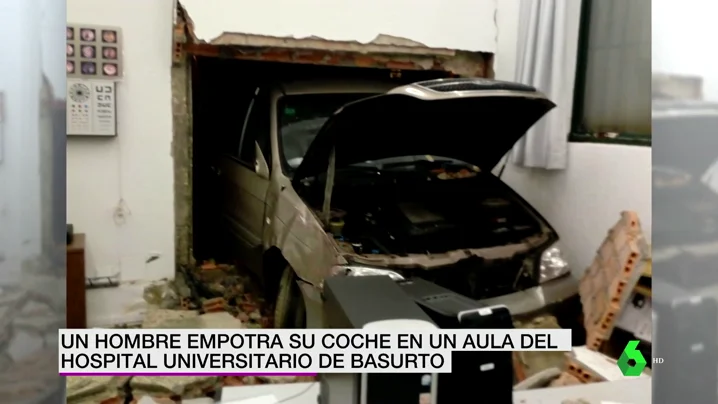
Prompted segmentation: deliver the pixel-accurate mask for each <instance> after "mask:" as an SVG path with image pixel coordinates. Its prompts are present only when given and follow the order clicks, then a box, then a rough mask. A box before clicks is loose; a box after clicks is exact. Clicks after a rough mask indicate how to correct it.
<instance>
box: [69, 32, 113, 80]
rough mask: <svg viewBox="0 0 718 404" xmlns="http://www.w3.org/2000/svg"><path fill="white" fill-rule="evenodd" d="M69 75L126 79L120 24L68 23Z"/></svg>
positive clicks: (87, 77)
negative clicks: (123, 69)
mask: <svg viewBox="0 0 718 404" xmlns="http://www.w3.org/2000/svg"><path fill="white" fill-rule="evenodd" d="M66 37H67V48H66V50H65V54H66V56H67V77H68V78H78V79H92V80H97V79H104V80H118V79H120V78H122V31H121V30H120V28H118V27H110V26H102V25H89V24H68V25H67V32H66Z"/></svg>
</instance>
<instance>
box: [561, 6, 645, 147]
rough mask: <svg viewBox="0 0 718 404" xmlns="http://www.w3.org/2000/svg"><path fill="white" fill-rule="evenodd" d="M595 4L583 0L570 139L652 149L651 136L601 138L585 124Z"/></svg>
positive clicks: (634, 135)
mask: <svg viewBox="0 0 718 404" xmlns="http://www.w3.org/2000/svg"><path fill="white" fill-rule="evenodd" d="M597 1H600V0H597ZM593 2H594V0H581V16H580V22H579V36H578V52H577V60H576V78H575V84H574V94H573V110H572V113H571V133H570V134H569V138H568V139H569V141H571V142H580V143H586V142H590V143H608V144H623V145H633V146H649V147H650V146H651V134H642V133H619V134H618V135H617V136H616V137H605V136H601V134H599V133H593V132H592V131H590V130H589V129H588V128H587V127H586V125H585V124H584V112H585V105H584V100H585V96H586V81H587V72H588V65H589V63H590V60H589V53H590V52H589V44H590V36H591V35H590V32H591V29H590V28H591V10H592V6H593ZM649 74H650V73H649Z"/></svg>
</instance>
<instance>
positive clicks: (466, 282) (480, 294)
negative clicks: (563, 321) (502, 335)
mask: <svg viewBox="0 0 718 404" xmlns="http://www.w3.org/2000/svg"><path fill="white" fill-rule="evenodd" d="M522 266H523V259H522V258H519V259H507V260H498V261H492V262H491V264H487V263H486V261H484V260H482V259H480V258H469V259H466V260H462V261H460V262H459V263H457V264H455V265H451V266H447V267H442V268H434V269H430V270H427V271H419V273H416V274H415V275H416V276H417V277H419V278H422V279H424V280H427V281H429V282H433V283H435V284H437V285H439V286H442V287H444V288H447V289H449V290H451V291H453V292H454V293H458V294H460V295H464V296H466V297H469V298H472V299H477V300H479V299H488V298H492V297H497V296H502V295H506V294H509V293H513V292H516V291H519V290H523V289H526V288H528V287H530V286H532V285H531V283H533V281H530V280H528V278H527V277H525V276H521V275H520V272H521V268H522ZM517 278H518V279H519V281H518V282H517Z"/></svg>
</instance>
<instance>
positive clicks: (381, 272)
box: [334, 265, 404, 281]
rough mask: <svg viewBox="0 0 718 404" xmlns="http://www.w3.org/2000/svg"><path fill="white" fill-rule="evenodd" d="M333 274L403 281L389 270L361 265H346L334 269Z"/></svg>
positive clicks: (401, 277)
mask: <svg viewBox="0 0 718 404" xmlns="http://www.w3.org/2000/svg"><path fill="white" fill-rule="evenodd" d="M334 271H335V273H338V272H341V273H344V274H345V275H346V276H388V277H390V278H391V279H393V280H395V281H403V280H404V277H403V276H402V275H401V274H400V273H398V272H396V271H392V270H391V269H385V268H374V267H365V266H361V265H358V266H357V265H347V266H339V267H335V268H334Z"/></svg>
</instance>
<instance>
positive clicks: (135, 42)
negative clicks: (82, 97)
mask: <svg viewBox="0 0 718 404" xmlns="http://www.w3.org/2000/svg"><path fill="white" fill-rule="evenodd" d="M67 19H68V21H69V22H71V23H87V24H99V25H113V26H118V27H120V28H121V29H122V34H123V39H124V49H123V57H124V61H125V71H124V74H125V77H124V79H123V80H122V81H121V82H120V83H119V84H118V85H117V87H118V88H117V97H118V105H117V116H118V129H117V130H118V133H119V135H118V136H117V137H116V138H95V139H88V138H81V137H70V138H68V142H67V198H68V201H67V217H68V219H67V220H68V222H69V223H72V224H73V225H74V226H75V230H76V231H77V232H82V233H86V235H87V276H90V277H91V276H109V275H113V274H115V273H120V275H121V278H122V281H123V282H128V281H135V280H156V279H161V278H171V277H173V276H174V271H175V260H174V202H173V200H174V198H173V193H174V191H173V181H174V180H173V178H174V177H173V164H172V156H171V153H170V152H171V145H172V110H171V89H170V67H171V59H170V55H171V53H170V52H171V41H172V39H171V38H172V21H173V2H172V0H152V1H146V0H125V1H111V0H69V1H68V2H67ZM119 211H121V212H122V213H123V214H124V216H125V219H124V221H121V220H118V217H117V213H119ZM151 254H159V255H160V259H158V260H156V261H153V262H152V263H150V264H146V263H145V261H146V259H147V258H148V256H149V255H151ZM125 291H130V292H128V293H132V296H131V297H130V296H127V295H126V294H125ZM140 296H141V288H137V287H129V286H126V287H123V288H119V289H109V290H107V289H105V290H102V289H100V290H92V291H89V292H88V299H89V300H88V317H89V322H90V324H93V323H102V322H104V321H105V320H107V319H109V318H110V317H117V316H121V314H122V313H123V310H125V309H126V307H123V303H127V304H125V305H124V306H127V305H128V304H130V303H132V302H134V301H136V300H138V299H139V298H140ZM118 312H119V314H118ZM107 321H109V320H107Z"/></svg>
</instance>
